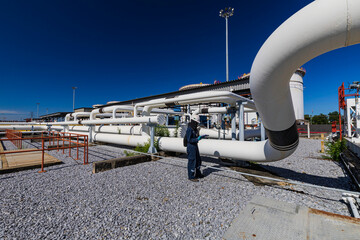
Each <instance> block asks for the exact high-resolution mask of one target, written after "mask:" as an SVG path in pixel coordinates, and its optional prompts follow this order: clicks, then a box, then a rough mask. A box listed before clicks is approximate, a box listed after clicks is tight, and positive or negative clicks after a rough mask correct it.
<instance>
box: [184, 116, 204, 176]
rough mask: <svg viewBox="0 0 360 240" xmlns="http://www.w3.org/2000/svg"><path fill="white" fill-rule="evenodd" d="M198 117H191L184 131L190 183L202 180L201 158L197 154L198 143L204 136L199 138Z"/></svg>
mask: <svg viewBox="0 0 360 240" xmlns="http://www.w3.org/2000/svg"><path fill="white" fill-rule="evenodd" d="M199 123H200V121H199V116H193V117H191V120H190V123H189V124H188V128H187V130H186V140H187V146H186V151H187V155H188V166H187V167H188V178H189V180H190V181H193V182H198V181H199V178H203V177H204V175H203V174H202V173H201V171H200V167H201V157H200V153H199V147H198V142H199V141H200V140H201V139H203V138H205V137H206V135H203V136H199V131H198V128H197V127H198V124H199Z"/></svg>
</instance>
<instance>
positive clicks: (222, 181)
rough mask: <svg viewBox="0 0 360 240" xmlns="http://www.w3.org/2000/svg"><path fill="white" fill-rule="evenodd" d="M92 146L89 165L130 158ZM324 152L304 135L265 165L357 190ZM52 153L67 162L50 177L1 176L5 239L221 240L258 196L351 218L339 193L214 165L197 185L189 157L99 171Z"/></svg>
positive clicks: (32, 173) (0, 228) (0, 220)
mask: <svg viewBox="0 0 360 240" xmlns="http://www.w3.org/2000/svg"><path fill="white" fill-rule="evenodd" d="M89 149H90V153H89V162H94V161H99V160H103V159H110V158H114V157H119V156H123V155H124V154H123V149H120V148H116V147H113V146H106V145H98V146H94V147H90V148H89ZM319 149H320V140H309V139H301V140H300V145H299V147H298V149H297V151H296V152H295V153H294V154H293V155H292V156H290V157H288V158H286V159H284V160H282V161H278V162H273V163H266V164H261V165H262V166H263V167H265V168H267V169H269V170H271V171H272V172H275V173H277V174H278V175H280V176H282V177H285V178H289V179H291V180H297V181H303V182H306V183H311V184H318V185H323V186H328V187H335V188H342V189H347V190H351V183H350V180H349V178H348V177H347V176H346V175H345V174H344V172H343V171H342V169H341V167H340V166H339V164H337V163H335V162H332V161H326V160H320V159H318V158H320V157H321V155H320V154H319V153H317V151H318V150H319ZM50 153H51V154H52V155H54V156H56V157H58V158H59V159H61V160H62V161H64V164H62V165H57V166H52V167H48V168H46V170H47V172H46V173H42V174H39V173H37V171H38V169H34V170H28V171H23V172H18V173H10V174H3V175H0V196H1V199H0V239H2V238H4V239H221V237H222V236H223V234H224V233H225V231H226V230H227V228H228V227H229V226H230V224H231V222H232V220H233V219H234V218H235V217H236V215H237V214H239V212H240V211H241V209H243V208H244V206H245V205H246V204H247V202H248V201H249V200H251V199H252V198H253V196H254V195H262V196H265V197H269V198H274V199H278V200H281V201H285V202H291V203H297V204H299V205H303V206H308V207H312V208H316V209H320V210H324V211H329V212H333V213H338V214H343V215H348V216H349V212H348V208H347V206H346V205H345V204H344V203H342V202H340V201H339V199H341V194H340V193H337V192H331V191H326V190H321V189H314V188H309V187H300V186H295V187H293V188H294V189H295V190H299V191H303V192H304V193H300V192H296V191H290V190H285V189H282V188H281V187H272V186H255V185H253V184H252V183H251V182H249V181H247V180H246V179H245V178H244V177H242V176H241V175H239V174H237V173H231V172H222V171H215V170H212V169H209V168H205V169H204V173H205V175H206V177H205V178H204V179H202V180H201V182H199V183H194V182H190V181H188V180H187V179H186V176H187V173H186V171H187V170H186V159H184V158H173V159H162V160H159V161H156V162H148V163H143V164H139V165H134V166H128V167H123V168H117V169H114V170H111V171H106V172H102V173H97V174H92V173H91V170H92V166H91V164H89V165H85V166H84V165H82V164H81V162H80V161H75V160H73V159H71V158H69V157H66V155H63V154H61V153H58V152H56V151H52V152H50ZM80 158H81V156H80ZM203 159H204V160H205V161H204V162H203V164H204V165H211V166H217V167H221V168H224V169H227V168H226V167H224V166H221V165H219V162H218V161H217V160H216V159H211V158H203Z"/></svg>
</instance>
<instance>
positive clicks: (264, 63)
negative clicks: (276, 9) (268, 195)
mask: <svg viewBox="0 0 360 240" xmlns="http://www.w3.org/2000/svg"><path fill="white" fill-rule="evenodd" d="M359 42H360V1H359V0H317V1H314V2H312V3H311V4H309V5H307V6H306V7H304V8H303V9H301V10H300V11H298V12H297V13H295V14H294V15H293V16H292V17H290V18H289V19H288V20H286V21H285V22H284V23H283V24H282V25H281V26H280V27H279V28H278V29H276V31H275V32H274V33H273V34H271V36H270V37H269V38H268V39H267V40H266V42H265V43H264V44H263V46H262V47H261V49H260V50H259V52H258V54H257V55H256V58H255V60H254V62H253V65H252V68H251V74H250V90H251V93H252V96H253V99H254V101H255V105H256V108H257V110H258V112H259V114H260V116H261V119H262V121H263V123H264V126H265V129H266V133H267V136H268V137H269V140H268V141H269V145H270V146H271V148H272V151H274V152H281V153H283V155H284V157H287V156H289V155H291V154H292V153H293V152H294V151H295V149H296V147H297V145H298V141H299V137H298V134H297V129H296V122H295V114H294V108H293V104H292V100H291V94H290V87H289V82H290V78H291V75H292V74H293V73H294V72H295V71H296V69H297V68H298V67H300V66H302V65H303V64H305V63H306V62H308V61H309V60H311V59H313V58H315V57H317V56H319V55H321V54H323V53H326V52H329V51H331V50H334V49H337V48H341V47H346V46H349V45H353V44H356V43H359ZM279 90H281V91H279Z"/></svg>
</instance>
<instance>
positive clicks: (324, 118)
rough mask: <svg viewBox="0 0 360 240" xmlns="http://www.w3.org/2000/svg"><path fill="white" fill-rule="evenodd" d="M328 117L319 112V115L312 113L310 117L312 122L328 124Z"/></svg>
mask: <svg viewBox="0 0 360 240" xmlns="http://www.w3.org/2000/svg"><path fill="white" fill-rule="evenodd" d="M328 123H329V119H328V116H327V115H325V114H322V113H320V114H319V115H314V116H313V117H312V124H328Z"/></svg>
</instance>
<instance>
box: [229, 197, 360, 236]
mask: <svg viewBox="0 0 360 240" xmlns="http://www.w3.org/2000/svg"><path fill="white" fill-rule="evenodd" d="M223 239H226V240H230V239H233V240H235V239H236V240H237V239H242V240H245V239H246V240H247V239H251V240H255V239H257V240H259V239H260V240H262V239H266V240H278V239H294V240H297V239H305V240H308V239H314V240H318V239H319V240H320V239H321V240H322V239H327V240H331V239H336V240H338V239H347V240H352V239H353V240H358V239H360V219H356V218H352V217H347V216H343V215H338V214H333V213H329V212H324V211H320V210H316V209H311V208H307V207H304V206H299V205H296V204H290V203H286V202H280V201H278V200H274V199H269V198H264V197H261V196H255V197H254V198H253V199H252V200H251V201H250V202H249V203H248V205H247V206H246V207H245V209H244V210H243V211H242V212H241V213H240V215H238V216H237V217H236V218H235V220H234V221H233V222H232V224H231V226H230V228H229V229H228V230H227V231H226V233H225V235H224V237H223Z"/></svg>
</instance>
